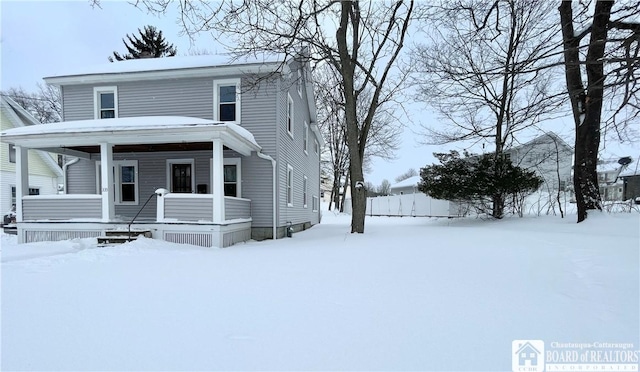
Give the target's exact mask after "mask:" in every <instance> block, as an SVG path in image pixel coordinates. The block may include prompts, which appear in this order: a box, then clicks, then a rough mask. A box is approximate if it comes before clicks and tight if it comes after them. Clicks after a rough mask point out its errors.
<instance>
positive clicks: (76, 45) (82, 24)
mask: <svg viewBox="0 0 640 372" xmlns="http://www.w3.org/2000/svg"><path fill="white" fill-rule="evenodd" d="M0 17H1V19H0V20H1V36H0V63H1V69H0V72H1V73H0V87H1V89H2V90H6V89H8V88H10V87H23V88H24V89H26V90H27V91H35V90H36V89H37V84H38V83H44V81H43V80H42V78H43V77H46V76H52V75H55V74H56V73H58V72H61V71H70V70H74V69H76V68H83V67H86V66H88V65H98V64H103V63H106V62H107V57H109V56H110V55H112V53H113V51H118V52H120V53H122V52H124V51H125V47H124V45H123V43H122V38H124V37H125V36H126V35H127V34H135V33H137V29H138V28H142V27H143V26H145V25H154V26H156V27H157V28H159V29H160V30H162V32H163V34H164V36H165V39H166V40H167V41H168V42H170V43H172V44H174V45H175V46H176V47H177V49H178V55H188V54H190V53H191V54H193V53H197V52H202V51H207V52H210V53H223V52H224V51H225V50H224V49H223V48H222V47H221V46H219V45H218V44H216V42H215V41H214V40H213V38H212V37H211V35H207V34H203V35H201V36H200V37H198V39H196V40H193V41H192V40H189V38H188V37H187V36H184V35H181V33H180V31H181V29H180V26H179V24H178V18H177V12H176V11H175V10H173V9H170V10H169V11H168V12H167V13H166V14H165V15H163V16H162V17H158V16H155V15H152V14H148V13H147V12H146V11H143V10H140V9H137V8H135V7H134V6H133V5H131V4H129V3H128V2H126V1H103V2H102V4H101V8H92V7H91V6H90V4H89V1H88V0H86V1H85V0H82V1H12V0H1V1H0ZM407 111H408V115H409V118H408V119H406V121H405V122H403V124H404V126H405V128H404V132H403V134H402V137H401V145H400V149H399V150H398V151H397V152H396V158H395V159H394V160H379V159H378V160H374V161H373V163H372V166H371V171H370V172H369V173H368V174H367V175H366V176H365V181H368V182H371V183H372V184H373V185H380V184H381V183H382V180H383V179H387V180H389V181H390V182H391V183H392V184H393V183H395V181H394V179H395V178H396V177H397V176H399V175H401V174H403V173H405V172H406V171H407V170H409V169H410V168H413V169H415V170H416V171H419V170H420V168H421V167H424V166H425V165H428V164H431V163H433V162H434V158H433V156H432V153H433V152H446V151H448V150H449V149H456V150H462V149H464V148H465V145H464V144H457V145H456V144H451V145H447V146H427V145H424V144H421V140H422V139H424V136H422V135H421V132H422V129H421V124H426V125H433V123H437V119H436V117H435V115H433V114H432V113H431V112H430V111H429V109H428V108H427V107H426V106H424V105H422V104H420V103H414V104H410V105H408V106H407ZM571 126H572V124H571V120H559V121H557V122H556V123H554V124H552V125H550V126H549V127H548V128H549V129H547V130H554V131H555V132H556V133H558V134H559V135H560V136H562V137H563V138H566V139H567V142H568V143H569V144H571V143H572V137H571V132H572V131H571ZM476 151H478V150H476ZM479 151H481V149H480V150H479ZM628 152H629V151H628V150H626V149H623V150H617V151H614V154H613V155H614V156H618V155H619V156H625V155H628ZM636 152H637V151H636Z"/></svg>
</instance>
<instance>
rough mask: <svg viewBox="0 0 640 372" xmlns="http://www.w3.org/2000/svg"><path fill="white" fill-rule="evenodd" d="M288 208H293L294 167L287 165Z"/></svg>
mask: <svg viewBox="0 0 640 372" xmlns="http://www.w3.org/2000/svg"><path fill="white" fill-rule="evenodd" d="M287 206H289V207H293V167H292V166H290V165H289V164H287Z"/></svg>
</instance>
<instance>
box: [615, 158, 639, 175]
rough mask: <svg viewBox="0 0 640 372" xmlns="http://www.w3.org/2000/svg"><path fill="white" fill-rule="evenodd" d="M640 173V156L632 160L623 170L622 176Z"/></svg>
mask: <svg viewBox="0 0 640 372" xmlns="http://www.w3.org/2000/svg"><path fill="white" fill-rule="evenodd" d="M638 175H640V157H638V158H637V159H635V161H632V162H631V163H630V164H629V165H628V166H627V167H626V168H625V169H624V170H623V171H622V172H620V177H629V176H638Z"/></svg>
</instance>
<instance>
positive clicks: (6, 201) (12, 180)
mask: <svg viewBox="0 0 640 372" xmlns="http://www.w3.org/2000/svg"><path fill="white" fill-rule="evenodd" d="M0 124H1V125H2V129H1V130H2V131H6V130H9V129H13V128H22V127H26V126H31V125H37V124H40V123H39V122H38V121H37V120H36V119H35V118H34V117H33V116H31V114H29V113H28V112H27V111H26V110H25V109H24V108H22V107H21V106H20V105H19V104H18V103H16V102H15V101H14V100H13V99H11V98H9V97H5V96H1V97H0ZM28 169H29V172H28V181H27V185H26V195H51V194H57V193H58V189H59V188H61V185H62V182H63V180H62V168H61V167H60V165H59V164H58V162H57V161H56V159H54V158H53V157H52V156H51V154H49V153H47V152H43V151H30V152H29V166H28ZM15 205H16V148H15V147H14V146H13V144H10V143H2V144H0V212H1V213H2V215H6V214H8V213H9V212H10V211H11V210H12V209H14V207H15Z"/></svg>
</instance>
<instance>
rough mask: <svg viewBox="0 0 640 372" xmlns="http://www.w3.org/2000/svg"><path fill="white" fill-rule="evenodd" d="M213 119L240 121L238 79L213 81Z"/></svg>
mask: <svg viewBox="0 0 640 372" xmlns="http://www.w3.org/2000/svg"><path fill="white" fill-rule="evenodd" d="M213 101H214V103H213V119H214V120H218V121H226V122H233V123H239V122H240V79H229V80H214V81H213Z"/></svg>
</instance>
